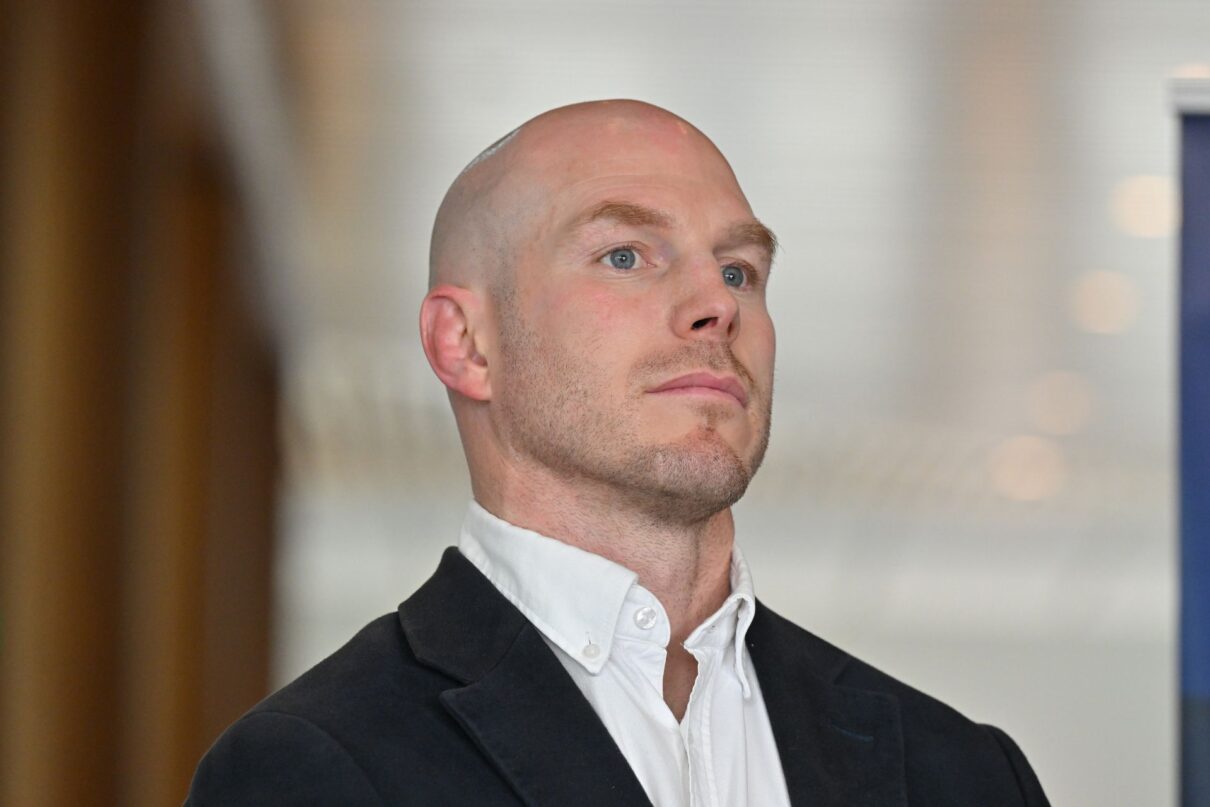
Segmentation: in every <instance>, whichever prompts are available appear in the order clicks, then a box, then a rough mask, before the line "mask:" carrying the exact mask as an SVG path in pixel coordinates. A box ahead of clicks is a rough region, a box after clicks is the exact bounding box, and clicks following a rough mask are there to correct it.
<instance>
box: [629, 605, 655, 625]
mask: <svg viewBox="0 0 1210 807" xmlns="http://www.w3.org/2000/svg"><path fill="white" fill-rule="evenodd" d="M659 621H660V615H659V614H658V613H657V612H656V610H655V609H654V608H652V607H651V606H649V605H648V606H643V607H642V608H640V609H639V610H637V611H635V612H634V624H636V625H638V626H639V627H640V628H642V629H643V630H651V629H652V628H654V627H655V626H656V623H658V622H659Z"/></svg>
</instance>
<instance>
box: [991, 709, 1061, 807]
mask: <svg viewBox="0 0 1210 807" xmlns="http://www.w3.org/2000/svg"><path fill="white" fill-rule="evenodd" d="M983 728H984V729H985V730H986V731H987V732H988V733H989V734H991V735H992V737H993V738H994V739H995V741H996V743H997V744H999V746H1000V750H1002V751H1003V752H1004V755H1005V756H1006V757H1008V763H1009V765H1011V766H1012V769H1013V774H1014V775H1015V776H1016V777H1017V786H1018V787H1020V788H1021V796H1022V798H1024V800H1025V801H1024V804H1025V807H1050V802H1049V801H1048V800H1047V799H1046V794H1045V793H1044V792H1042V783H1041V782H1039V781H1038V777H1037V775H1036V774H1035V773H1034V769H1033V768H1031V767H1030V765H1029V762H1028V760H1026V759H1025V754H1023V753H1021V749H1020V748H1018V747H1017V744H1016V743H1015V742H1013V739H1012V737H1009V736H1008V735H1007V734H1006V733H1004V732H1003V731H1001V730H1000V729H998V728H996V727H995V726H983Z"/></svg>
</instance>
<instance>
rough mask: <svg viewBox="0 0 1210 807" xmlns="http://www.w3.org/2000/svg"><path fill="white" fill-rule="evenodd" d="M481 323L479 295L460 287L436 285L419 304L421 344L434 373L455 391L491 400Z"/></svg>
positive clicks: (469, 396)
mask: <svg viewBox="0 0 1210 807" xmlns="http://www.w3.org/2000/svg"><path fill="white" fill-rule="evenodd" d="M481 322H482V310H481V306H480V305H479V298H478V296H477V295H476V294H475V293H474V292H473V291H471V290H469V289H464V288H461V287H459V286H452V285H450V284H442V285H440V286H434V287H433V288H432V289H431V290H430V291H429V293H428V294H426V295H425V297H424V302H423V303H421V304H420V344H421V345H423V346H424V355H425V356H426V357H428V360H429V365H431V366H432V368H433V372H434V373H436V374H437V377H438V378H440V379H441V383H442V384H445V385H446V386H447V387H449V388H450V389H451V390H453V391H454V392H457V393H460V394H462V395H465V396H466V397H467V398H470V399H472V400H475V401H489V400H491V397H492V390H491V382H490V381H489V380H488V367H487V359H486V358H485V357H484V356H483V355H481V354H480V353H479V349H478V347H477V345H476V333H475V330H476V327H477V326H479V325H480V323H481Z"/></svg>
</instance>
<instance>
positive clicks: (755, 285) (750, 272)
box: [597, 243, 764, 290]
mask: <svg viewBox="0 0 1210 807" xmlns="http://www.w3.org/2000/svg"><path fill="white" fill-rule="evenodd" d="M619 249H628V250H630V251H632V252H634V253H635V254H636V255H638V256H639V257H640V258H642V259H643V261H644V262H645V263H650V261H649V260H648V258H647V254H646V251H645V250H644V249H643V247H642V245H641V244H632V243H627V244H617V245H616V246H612V247H610V248H609V249H607V250H605V251H604V252H602V253H601V254H600V255H598V256H597V263H601V262H602V261H604V260H605V259H606V258H608V257H609V254H610V253H611V252H617V251H618V250H619ZM728 266H737V267H739V268H740V269H742V270H743V272H744V276H745V277H747V279H748V282H747V283H746V284H745V285H744V286H741V287H738V288H743V289H753V290H759V289H760V288H762V287H763V286H764V278H763V277H762V276H761V274H760V272H758V271H756V269H755V268H754V267H753V266H752V264H750V263H748V262H747V261H731V262H730V263H726V264H723V265H722V266H720V267H719V269H720V271H721V270H722V269H726V268H727V267H728ZM617 271H622V270H617ZM627 271H633V270H627Z"/></svg>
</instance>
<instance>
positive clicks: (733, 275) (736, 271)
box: [723, 264, 748, 288]
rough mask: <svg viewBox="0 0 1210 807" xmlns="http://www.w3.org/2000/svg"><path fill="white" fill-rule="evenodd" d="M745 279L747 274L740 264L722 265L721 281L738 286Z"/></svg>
mask: <svg viewBox="0 0 1210 807" xmlns="http://www.w3.org/2000/svg"><path fill="white" fill-rule="evenodd" d="M747 279H748V278H747V274H746V273H745V272H744V269H743V267H742V266H736V265H734V264H732V265H730V266H724V267H723V282H724V283H726V284H727V285H728V286H733V287H735V288H739V287H740V286H743V285H744V281H745V280H747Z"/></svg>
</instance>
